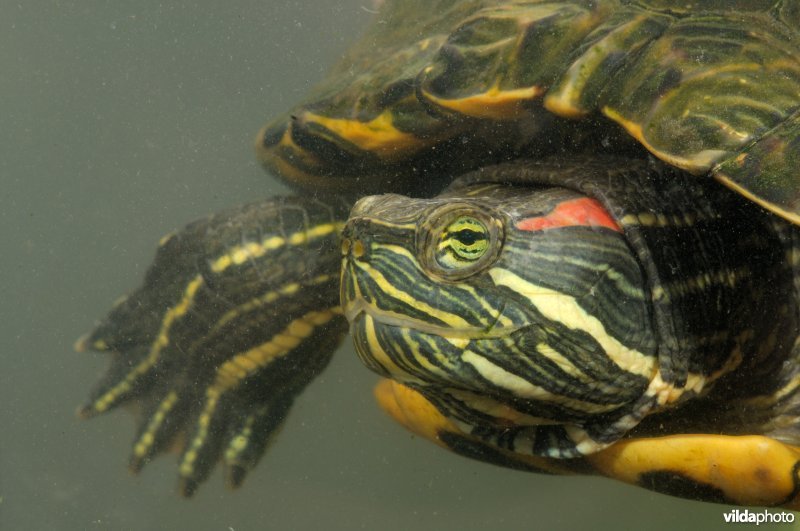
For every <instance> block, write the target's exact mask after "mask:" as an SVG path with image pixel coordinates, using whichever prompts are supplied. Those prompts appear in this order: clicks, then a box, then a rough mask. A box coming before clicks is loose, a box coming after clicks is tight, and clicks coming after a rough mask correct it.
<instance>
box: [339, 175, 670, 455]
mask: <svg viewBox="0 0 800 531" xmlns="http://www.w3.org/2000/svg"><path fill="white" fill-rule="evenodd" d="M342 253H343V268H342V283H341V290H342V291H341V297H342V304H343V306H344V309H345V313H346V316H347V318H348V320H349V321H350V326H351V331H352V333H353V337H354V340H355V344H356V349H357V351H358V354H359V356H360V357H361V359H362V360H363V361H364V362H365V363H366V365H367V366H368V367H370V368H371V369H373V370H375V371H376V372H378V373H379V374H382V375H384V376H387V377H389V378H392V379H394V380H397V381H399V382H401V383H403V384H405V385H407V386H409V387H412V388H415V389H417V390H418V391H420V392H422V393H423V394H424V395H425V396H426V397H427V398H428V399H429V400H430V401H431V402H432V403H433V404H435V405H436V406H437V407H438V408H439V409H440V410H441V411H442V412H443V413H444V414H445V415H446V416H447V417H449V418H450V419H451V420H454V421H455V422H456V423H457V424H458V425H459V426H460V427H461V428H462V429H465V430H466V431H468V432H471V433H478V432H486V433H488V432H491V431H492V430H506V431H507V430H508V429H514V430H518V431H519V435H518V436H519V438H520V440H519V441H517V443H516V444H518V445H519V444H523V443H524V444H528V445H529V451H530V452H532V453H540V452H533V450H532V448H531V447H530V445H534V444H536V443H534V439H535V438H536V437H534V436H533V435H532V433H531V432H530V429H534V430H535V429H537V428H538V427H542V426H549V427H551V428H552V427H553V426H557V427H558V428H559V429H565V427H566V426H583V425H584V424H586V423H590V422H605V421H603V420H602V419H610V421H611V422H613V421H614V420H616V419H618V418H620V417H621V416H624V415H626V414H627V413H629V412H630V411H631V410H632V408H633V404H634V403H636V401H637V400H638V399H640V398H641V396H642V394H643V393H644V391H645V389H646V388H647V386H648V384H649V382H650V380H651V379H652V378H653V375H654V373H655V372H656V369H657V367H656V365H657V361H656V356H655V340H654V337H653V336H654V334H653V331H652V325H651V318H650V313H649V307H648V304H647V300H646V297H645V288H644V281H643V278H642V272H641V268H640V266H639V263H638V261H637V259H636V256H635V254H634V253H633V252H632V251H631V249H630V247H629V246H628V244H627V242H626V240H625V236H624V234H623V233H622V231H621V230H620V228H619V226H618V225H617V224H616V222H615V221H614V219H613V218H612V217H611V216H610V215H609V214H608V213H607V212H606V211H605V210H604V209H603V207H602V206H601V205H600V203H598V202H597V201H595V200H593V199H590V198H588V197H585V196H581V195H579V194H577V193H576V192H573V191H570V190H566V189H562V188H544V189H531V188H521V187H508V186H501V185H492V184H490V185H486V184H484V185H474V186H472V187H469V188H466V189H462V190H459V191H457V192H448V193H446V194H443V195H441V196H439V197H436V198H434V199H411V198H408V197H403V196H399V195H382V196H372V197H367V198H364V199H362V200H361V201H359V202H358V203H357V204H356V205H355V207H354V208H353V211H352V212H351V216H350V220H349V221H348V223H347V225H346V227H345V229H344V233H343V244H342ZM526 430H527V431H526Z"/></svg>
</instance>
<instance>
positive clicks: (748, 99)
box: [257, 0, 800, 223]
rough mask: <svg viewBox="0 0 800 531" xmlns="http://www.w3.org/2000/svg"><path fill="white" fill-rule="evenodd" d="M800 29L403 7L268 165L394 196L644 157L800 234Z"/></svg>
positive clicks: (698, 9)
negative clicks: (732, 194) (592, 161)
mask: <svg viewBox="0 0 800 531" xmlns="http://www.w3.org/2000/svg"><path fill="white" fill-rule="evenodd" d="M798 27H800V7H799V6H798V5H797V3H796V2H789V1H760V2H702V3H700V2H695V3H691V2H689V3H687V2H668V1H649V2H630V1H622V0H602V1H598V2H590V3H587V2H581V1H562V2H538V1H513V0H512V1H504V2H499V3H498V2H494V1H486V0H483V1H476V0H472V1H469V0H439V1H431V2H422V1H417V0H402V1H401V0H389V1H387V2H386V3H385V5H384V6H383V9H382V10H381V11H380V13H379V14H378V15H377V17H376V22H375V24H373V25H372V26H371V27H370V28H369V29H368V30H367V32H366V34H365V35H364V37H363V38H362V39H361V41H360V42H359V43H358V44H357V45H356V46H355V47H354V48H353V49H352V50H351V51H350V53H349V54H348V55H347V56H346V57H345V58H344V59H343V60H342V61H341V63H340V65H339V66H338V67H337V68H335V69H334V70H333V71H332V72H331V75H330V77H329V80H328V81H327V82H326V83H324V84H323V86H322V88H321V89H320V90H319V91H318V92H317V93H315V94H314V95H312V97H311V98H310V99H309V103H306V104H303V105H301V106H299V107H298V108H296V109H294V110H293V111H292V112H291V113H290V116H289V117H286V118H283V119H280V120H278V121H276V122H275V123H274V124H272V125H270V126H267V127H266V128H265V129H264V130H263V131H262V132H261V133H260V134H259V137H258V139H257V150H258V153H259V156H260V158H261V159H262V160H263V161H264V163H265V164H266V165H267V166H268V167H269V168H271V169H272V170H274V171H276V172H277V173H278V174H280V175H283V176H284V177H285V178H287V179H288V180H289V181H290V182H293V183H296V184H299V185H301V186H303V185H305V186H316V187H319V186H323V187H324V186H329V187H333V188H334V189H338V190H343V189H349V188H356V189H358V190H361V191H363V190H364V189H365V187H366V188H367V189H369V188H372V189H376V190H380V191H384V192H385V191H394V190H403V189H411V190H418V188H419V187H420V184H419V179H415V176H419V175H420V174H422V173H425V174H426V175H430V174H431V173H432V172H431V169H433V170H434V172H436V171H438V172H439V173H447V172H453V171H463V170H465V169H470V168H473V167H478V166H481V165H485V164H487V163H489V162H497V161H500V160H504V159H506V158H509V157H517V156H520V155H524V156H534V157H539V156H542V155H546V154H552V153H559V152H564V151H567V152H572V151H588V152H590V153H596V152H600V151H612V152H613V151H616V152H620V151H622V152H626V153H630V152H631V151H632V150H635V146H632V145H638V146H642V147H644V148H646V150H647V151H648V152H649V153H651V154H652V155H654V156H656V157H658V158H659V159H661V160H663V161H665V162H666V163H668V164H670V165H673V166H676V167H678V168H681V169H683V170H686V171H688V172H691V173H693V174H697V175H710V176H713V177H714V178H715V179H717V180H719V181H721V182H723V183H724V184H725V185H726V186H728V187H730V188H732V189H734V190H736V191H737V192H739V193H740V194H742V195H744V196H746V197H748V198H750V199H751V200H753V201H756V202H758V203H759V204H761V205H763V206H764V207H766V208H767V209H769V210H771V211H773V212H776V213H778V214H779V215H781V216H783V217H785V218H787V219H789V220H791V221H793V222H794V223H798V222H800V175H799V174H798V172H797V171H796V170H795V168H797V165H798V162H800V143H798V140H797V138H798V130H799V129H800V112H798V111H800V34H798V31H797V28H798ZM623 131H624V133H622V132H623ZM625 133H627V134H625Z"/></svg>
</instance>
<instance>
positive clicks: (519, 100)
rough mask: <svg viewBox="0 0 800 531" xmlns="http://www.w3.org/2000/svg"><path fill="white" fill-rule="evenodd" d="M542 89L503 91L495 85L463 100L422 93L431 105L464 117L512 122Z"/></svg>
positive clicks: (542, 91)
mask: <svg viewBox="0 0 800 531" xmlns="http://www.w3.org/2000/svg"><path fill="white" fill-rule="evenodd" d="M544 92H545V91H544V89H543V88H542V87H539V86H536V85H534V86H532V87H525V88H518V89H511V90H503V89H501V88H500V87H499V86H498V85H497V84H495V85H493V86H492V87H491V88H489V89H488V90H486V92H484V93H482V94H475V95H473V96H467V97H464V98H454V99H447V98H439V97H437V96H434V95H433V94H431V93H430V92H427V91H425V90H423V91H422V94H423V96H424V97H425V99H427V100H429V101H430V102H431V103H433V104H435V105H438V106H439V107H443V108H445V109H448V110H451V111H453V112H456V113H458V114H463V115H465V116H472V117H474V118H485V119H490V120H513V119H516V118H519V117H520V115H521V114H522V113H524V112H525V103H527V102H529V101H532V100H535V99H536V98H538V97H539V96H541V95H542V94H544Z"/></svg>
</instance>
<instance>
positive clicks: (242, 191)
mask: <svg viewBox="0 0 800 531" xmlns="http://www.w3.org/2000/svg"><path fill="white" fill-rule="evenodd" d="M126 4H130V5H127V6H126ZM371 9H372V2H371V1H370V0H339V1H338V2H321V1H318V0H313V1H288V0H271V1H263V0H261V1H255V0H229V1H228V2H224V3H223V2H217V3H211V2H198V1H191V0H178V1H173V2H169V3H166V2H157V1H153V0H140V1H138V2H135V3H123V2H107V1H106V2H103V1H91V0H90V1H83V2H78V1H74V2H69V1H49V2H25V3H16V2H10V1H7V0H0V190H1V191H2V194H0V244H1V245H0V287H2V295H1V296H0V330H2V332H1V333H0V404H1V405H2V407H0V528H2V529H67V530H72V529H75V530H78V529H192V530H223V531H225V530H234V531H239V530H251V529H328V530H334V529H382V530H394V529H409V528H414V529H485V528H503V529H552V530H557V529H585V528H592V529H633V528H637V529H664V530H667V529H669V530H674V529H678V528H681V529H717V528H719V529H722V528H725V527H728V526H726V525H725V524H724V522H723V513H724V512H726V511H728V510H729V509H730V508H729V507H726V506H721V505H720V506H717V505H710V504H703V503H698V502H691V501H684V500H678V499H674V498H670V497H667V496H663V495H659V494H654V493H649V492H647V491H645V490H641V489H636V488H633V487H629V486H625V485H622V484H620V483H617V482H613V481H610V480H605V479H598V478H585V477H576V478H568V477H547V476H538V475H532V474H528V473H523V472H514V471H510V470H504V469H500V468H496V467H493V466H490V465H486V464H482V463H477V462H472V461H469V460H466V459H464V458H461V457H458V456H456V455H453V454H450V453H448V452H445V451H444V450H441V449H440V448H438V447H436V446H434V445H433V444H430V443H428V442H426V441H423V440H421V439H418V438H416V437H414V436H412V435H411V434H410V433H408V432H407V431H405V430H404V429H403V428H402V427H400V426H398V425H396V424H394V423H393V422H392V421H391V420H390V419H389V418H388V417H387V416H386V415H384V414H383V413H382V412H381V411H380V410H379V409H378V408H377V406H376V405H375V403H374V401H373V399H372V386H373V385H374V383H375V382H376V381H377V377H376V376H374V375H373V374H371V373H370V372H369V371H368V370H367V369H365V368H364V367H363V366H361V364H360V363H359V361H358V360H357V358H356V356H355V354H354V353H353V350H352V347H351V346H350V343H349V341H348V342H347V343H346V344H345V346H343V347H342V348H341V349H340V352H338V353H337V355H336V356H335V358H334V361H333V362H332V364H331V366H330V367H329V368H328V369H327V371H326V372H325V373H324V374H323V375H322V376H321V377H320V378H319V379H318V380H317V381H316V382H315V383H314V384H312V385H311V386H310V388H309V389H308V391H307V392H306V393H304V394H303V395H302V396H300V398H299V399H298V400H297V403H296V405H295V407H294V408H293V410H292V414H291V416H290V418H289V419H288V421H287V422H286V425H285V427H284V429H283V431H282V432H281V433H280V434H279V436H278V437H277V440H276V441H275V443H274V444H273V446H272V448H271V449H270V450H269V451H268V452H267V454H266V455H265V457H264V458H263V459H262V461H261V463H260V465H259V466H258V467H257V469H256V470H255V471H253V472H252V473H251V474H250V476H249V477H248V479H247V480H246V482H245V484H244V487H243V488H242V489H240V490H239V491H235V492H232V491H228V490H226V489H225V488H224V486H223V484H222V478H221V475H220V474H219V470H217V471H216V473H215V474H213V475H212V477H211V478H210V479H209V481H208V482H207V483H205V484H204V485H203V486H202V487H201V488H200V490H199V492H198V493H197V494H196V495H195V496H194V498H192V499H191V500H184V499H181V498H179V497H178V496H177V494H176V493H175V486H176V477H177V475H176V474H177V467H176V458H175V456H174V455H165V456H161V457H159V458H157V459H156V460H154V462H152V463H150V464H149V465H148V466H147V467H145V469H144V471H143V472H142V473H141V474H140V475H139V476H138V477H132V476H131V475H130V474H128V473H127V472H126V463H127V456H128V453H129V451H130V444H131V441H132V439H133V436H134V426H133V422H132V419H131V417H130V416H129V415H128V414H127V413H125V412H124V411H115V412H113V413H110V414H107V415H105V416H103V417H100V418H98V419H95V420H92V421H80V420H78V419H77V418H76V417H75V410H76V408H77V407H78V406H79V405H80V404H81V403H82V402H83V401H84V400H85V399H86V397H87V395H88V392H89V389H90V387H91V386H92V385H93V384H94V381H95V380H96V379H97V378H98V377H99V376H100V375H101V374H102V372H103V371H104V369H105V366H106V361H107V360H106V359H105V356H103V355H98V354H93V353H80V354H79V353H75V352H73V350H72V344H73V342H74V341H75V340H76V339H77V338H78V337H79V336H80V335H81V334H83V333H85V332H87V331H89V329H91V327H92V325H93V323H94V322H95V320H96V319H98V318H100V317H102V316H103V315H104V314H105V312H106V311H107V310H108V309H109V308H110V305H111V303H112V302H113V301H114V300H115V299H116V298H117V297H118V296H120V295H122V294H123V293H125V292H126V291H128V290H131V289H133V288H134V287H135V286H137V285H138V283H139V282H140V281H141V279H142V276H143V274H144V272H145V269H146V267H147V265H148V264H149V262H150V260H151V259H152V257H153V253H154V250H155V245H156V242H157V241H158V239H159V238H160V237H161V236H162V235H163V234H165V233H167V232H169V231H171V230H173V229H175V228H178V227H180V226H182V225H183V224H185V223H187V222H189V221H191V220H193V219H195V218H198V217H202V216H205V215H207V214H209V213H211V212H213V211H215V210H220V209H222V208H225V207H227V206H231V205H234V204H236V203H239V202H244V201H249V200H252V199H255V198H259V197H263V196H266V195H269V194H276V193H286V190H285V189H284V188H282V187H281V186H280V185H278V184H277V183H276V181H275V180H274V179H272V178H271V177H270V176H268V175H267V174H266V173H265V172H264V171H263V170H262V169H261V167H260V166H259V165H258V164H257V163H256V161H255V157H254V155H253V149H252V143H253V139H254V136H255V133H256V131H257V130H258V129H259V127H260V126H261V125H263V124H264V123H265V122H266V121H267V120H268V119H270V118H271V117H274V116H276V115H278V114H280V113H281V112H283V111H284V110H286V109H287V108H289V107H290V106H291V105H292V104H294V103H296V102H298V101H299V100H300V99H301V98H302V97H303V95H304V94H305V93H306V92H307V91H308V90H309V88H310V87H311V86H312V85H313V84H314V83H315V82H317V81H319V80H320V79H321V78H322V77H323V76H324V74H325V72H326V70H327V68H329V67H330V66H331V65H332V64H333V63H334V61H336V59H337V58H338V57H339V56H340V55H341V53H342V52H343V50H344V49H345V48H346V47H347V45H348V43H350V42H351V41H352V40H353V39H354V38H355V37H356V36H357V34H358V32H359V31H360V28H362V27H364V25H366V24H367V22H368V21H369V18H370V16H371V15H370V13H369V11H370V10H371ZM736 527H739V528H741V527H742V526H741V525H739V526H736ZM788 527H789V526H784V528H788Z"/></svg>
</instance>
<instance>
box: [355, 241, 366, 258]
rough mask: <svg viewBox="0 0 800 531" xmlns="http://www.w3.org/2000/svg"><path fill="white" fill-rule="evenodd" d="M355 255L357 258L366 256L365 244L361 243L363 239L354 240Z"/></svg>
mask: <svg viewBox="0 0 800 531" xmlns="http://www.w3.org/2000/svg"><path fill="white" fill-rule="evenodd" d="M353 256H354V257H355V258H361V257H362V256H364V244H363V243H361V240H355V241H354V242H353Z"/></svg>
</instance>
